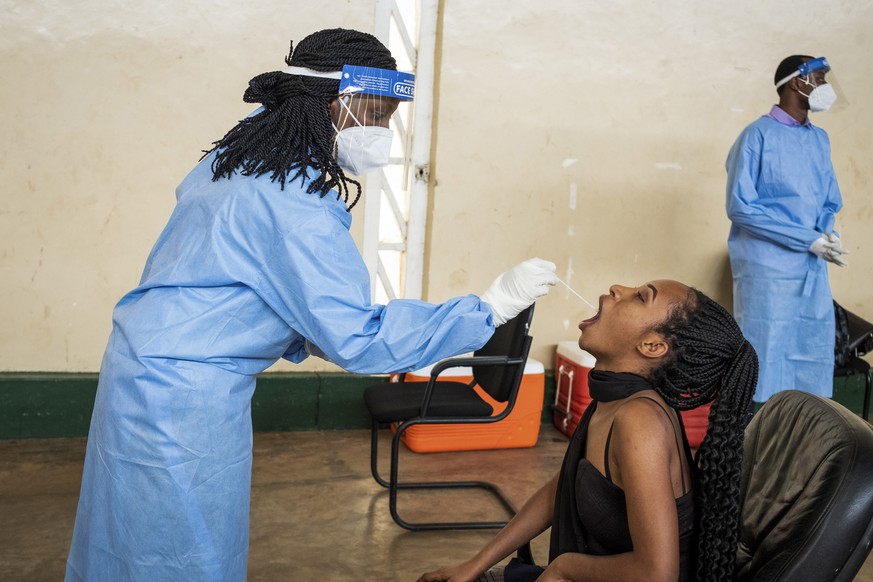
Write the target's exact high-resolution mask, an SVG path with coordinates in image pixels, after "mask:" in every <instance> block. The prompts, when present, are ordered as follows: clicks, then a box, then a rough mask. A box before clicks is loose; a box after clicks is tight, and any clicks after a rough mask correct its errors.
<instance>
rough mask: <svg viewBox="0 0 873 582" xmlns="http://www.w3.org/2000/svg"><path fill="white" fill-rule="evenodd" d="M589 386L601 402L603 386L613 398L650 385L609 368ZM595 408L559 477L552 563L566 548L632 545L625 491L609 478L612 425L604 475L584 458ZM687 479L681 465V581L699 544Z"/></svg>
mask: <svg viewBox="0 0 873 582" xmlns="http://www.w3.org/2000/svg"><path fill="white" fill-rule="evenodd" d="M589 386H591V388H592V396H595V397H596V395H597V392H598V391H599V392H601V396H602V397H601V398H600V400H608V399H610V398H609V397H608V396H607V397H603V389H604V388H605V389H607V391H606V394H607V395H608V394H609V393H610V392H611V393H612V394H613V395H614V396H615V398H625V397H627V396H628V395H630V394H633V393H635V392H639V391H641V390H650V389H651V388H652V386H651V385H650V384H649V382H648V381H647V380H645V379H644V378H641V377H640V376H636V375H633V374H614V373H610V372H592V374H591V375H590V376H589ZM598 388H599V389H600V390H598ZM616 390H617V391H616ZM643 398H646V397H643ZM649 400H652V401H654V402H655V403H656V404H658V406H660V407H661V408H662V409H663V410H664V413H665V414H667V415H668V417H669V416H670V415H669V413H668V412H667V410H666V409H664V407H663V406H662V405H661V403H660V402H658V401H657V400H654V399H652V398H649ZM596 408H597V400H595V401H594V402H592V403H591V404H590V405H589V407H588V409H587V410H586V411H585V414H583V416H582V418H581V419H580V421H579V426H578V427H577V428H576V432H575V433H574V434H573V437H572V439H571V440H570V445H569V447H568V448H567V454H566V455H565V457H564V464H563V466H562V468H561V476H560V477H559V479H558V491H557V495H556V499H555V514H554V516H553V518H552V533H551V545H550V553H549V562H551V561H552V560H554V559H555V558H556V557H557V556H559V555H560V554H563V553H566V552H579V553H584V554H591V555H600V556H602V555H613V554H621V553H624V552H629V551H631V550H632V549H633V543H632V542H631V537H630V530H629V529H628V521H627V504H626V502H625V496H624V491H623V490H622V489H621V488H619V487H618V486H617V485H615V484H614V483H613V482H612V480H611V478H610V477H611V476H610V472H609V462H608V461H609V457H608V455H609V442H610V439H611V438H612V427H610V430H609V435H608V436H607V439H606V446H605V448H604V453H603V454H604V467H605V471H606V476H604V475H602V474H601V473H600V471H598V470H597V469H596V468H595V467H594V465H592V464H591V463H590V462H589V461H588V460H587V459H585V444H586V440H587V437H588V424H589V422H590V421H591V416H592V415H593V414H594V410H596ZM677 417H678V418H679V432H680V434H681V437H682V445H681V448H680V450H684V453H685V456H686V459H687V461H688V466H689V467H691V470H692V483H693V482H694V479H693V477H694V475H693V471H694V469H693V468H694V462H693V459H692V457H691V449H690V447H689V446H688V440H687V438H686V436H685V429H684V427H683V426H682V419H681V416H679V415H677ZM671 424H672V421H671ZM676 441H677V443H676V444H677V447H680V445H679V435H677V437H676ZM684 483H685V477H684V469H683V495H682V496H681V497H679V498H678V499H676V511H677V513H678V517H679V562H680V564H679V566H680V570H679V571H680V574H679V580H680V582H685V581H690V580H693V579H694V570H695V567H696V545H697V540H696V536H695V530H694V525H695V524H694V492H693V490H692V491H689V490H686V489H685V485H684ZM692 487H693V486H692Z"/></svg>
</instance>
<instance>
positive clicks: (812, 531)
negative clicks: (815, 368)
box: [736, 390, 873, 582]
mask: <svg viewBox="0 0 873 582" xmlns="http://www.w3.org/2000/svg"><path fill="white" fill-rule="evenodd" d="M743 448H744V457H743V470H742V486H741V491H740V496H741V504H742V512H741V516H740V528H739V547H738V549H737V577H736V579H737V580H739V581H746V580H748V581H752V580H754V581H756V582H775V581H780V582H783V581H784V582H789V581H791V582H793V581H795V580H815V581H817V582H818V581H821V582H825V581H840V582H843V581H845V582H848V581H850V580H852V579H853V578H854V576H855V574H857V572H858V570H860V568H861V566H862V565H863V564H864V561H865V559H866V558H867V555H868V554H869V553H870V545H871V542H873V487H871V486H870V483H871V482H873V429H871V427H870V425H869V424H867V423H866V422H864V421H862V420H861V419H860V418H858V417H857V416H856V415H855V414H853V413H852V412H850V411H849V410H848V409H846V408H845V407H843V406H842V405H840V404H838V403H836V402H833V401H832V400H828V399H826V398H821V397H818V396H813V395H811V394H808V393H805V392H799V391H795V390H787V391H784V392H779V393H778V394H776V395H775V396H773V397H772V398H770V399H769V400H768V401H767V403H766V404H764V406H763V407H762V408H761V410H759V411H758V412H757V413H756V414H755V416H754V417H753V418H752V421H751V422H750V423H749V426H748V427H747V428H746V442H745V445H744V447H743Z"/></svg>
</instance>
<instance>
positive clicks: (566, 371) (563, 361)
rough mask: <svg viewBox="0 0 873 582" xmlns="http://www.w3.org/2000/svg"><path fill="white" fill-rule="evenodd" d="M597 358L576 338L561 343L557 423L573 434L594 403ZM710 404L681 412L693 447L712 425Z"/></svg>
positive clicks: (557, 370)
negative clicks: (591, 387)
mask: <svg viewBox="0 0 873 582" xmlns="http://www.w3.org/2000/svg"><path fill="white" fill-rule="evenodd" d="M594 363H595V358H594V356H592V355H591V354H589V353H588V352H586V351H585V350H583V349H582V348H580V347H579V345H578V344H577V343H576V342H575V341H563V342H559V343H558V350H557V353H556V354H555V384H556V391H555V403H554V405H553V407H552V409H553V411H554V413H553V422H554V424H555V426H556V427H557V428H558V430H560V431H561V432H563V433H564V434H566V435H567V436H571V435H572V434H573V431H575V430H576V425H578V424H579V418H580V417H581V416H582V413H584V412H585V409H586V408H587V407H588V405H589V404H590V403H591V393H590V392H589V391H588V372H589V371H590V370H591V369H592V368H593V367H594ZM709 408H710V404H704V405H703V406H699V407H697V408H695V409H694V410H686V411H684V412H681V413H680V414H681V415H682V424H684V425H685V434H686V436H687V437H688V444H689V445H691V447H699V446H700V443H701V442H703V437H704V436H706V429H707V427H708V426H709Z"/></svg>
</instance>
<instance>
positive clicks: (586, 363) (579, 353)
mask: <svg viewBox="0 0 873 582" xmlns="http://www.w3.org/2000/svg"><path fill="white" fill-rule="evenodd" d="M558 354H560V355H561V356H563V357H565V358H567V359H568V360H570V361H571V362H573V363H574V364H578V365H580V366H582V367H583V368H593V367H594V363H595V362H596V361H597V359H596V358H595V357H594V356H592V355H591V354H589V353H588V352H586V351H585V350H583V349H582V348H580V347H579V344H578V343H577V342H575V341H573V340H567V341H563V342H558Z"/></svg>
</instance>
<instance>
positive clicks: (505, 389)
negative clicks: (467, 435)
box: [364, 305, 534, 530]
mask: <svg viewBox="0 0 873 582" xmlns="http://www.w3.org/2000/svg"><path fill="white" fill-rule="evenodd" d="M533 310H534V308H533V305H531V306H530V307H528V308H527V309H525V310H524V311H523V312H521V313H520V314H519V315H518V316H516V317H515V318H514V319H512V320H510V321H508V322H506V323H504V324H503V325H501V326H500V327H498V328H497V329H496V331H495V332H494V335H493V336H492V337H491V339H489V340H488V342H487V343H486V344H485V345H484V346H483V347H482V348H481V349H479V350H477V351H476V352H475V353H474V354H473V356H472V357H461V358H451V359H448V360H444V361H442V362H439V363H438V364H436V365H435V366H434V367H433V369H432V371H431V377H430V379H429V380H428V381H427V382H404V381H403V375H401V379H400V381H399V382H384V383H381V384H376V385H373V386H370V387H368V388H367V389H366V390H365V392H364V402H365V403H366V405H367V409H368V410H369V412H370V416H371V417H372V420H373V424H372V432H371V444H370V470H371V472H372V474H373V478H374V479H375V480H376V482H377V483H379V484H380V485H382V486H383V487H386V488H387V489H388V491H389V497H388V500H389V501H388V505H389V508H390V511H391V517H392V518H393V519H394V521H395V522H396V523H397V524H398V525H400V526H402V527H404V528H406V529H410V530H444V529H482V528H499V527H503V526H504V525H506V522H505V521H500V522H496V521H486V522H445V523H443V522H436V523H434V522H429V523H412V522H409V521H406V520H404V519H403V518H401V517H400V515H399V514H398V511H397V492H398V491H399V490H401V489H419V490H421V489H463V488H478V489H484V490H487V491H489V492H491V493H492V494H493V495H494V496H495V497H496V498H497V500H498V501H499V502H500V503H501V504H502V505H503V506H504V508H506V510H507V511H509V513H510V514H511V515H514V514H515V508H514V506H513V505H512V504H511V503H510V502H509V500H508V499H506V497H505V496H504V495H503V494H502V493H501V492H500V490H499V489H498V488H497V487H496V486H495V485H493V484H491V483H487V482H484V481H435V482H433V481H431V482H401V481H400V480H399V478H398V464H399V458H400V457H399V452H400V441H401V438H402V437H403V434H404V432H406V430H407V429H409V428H410V427H412V426H416V425H420V424H422V425H434V424H444V425H445V424H480V423H492V422H497V421H499V420H502V419H504V418H506V417H507V416H508V415H509V413H510V412H512V409H513V407H514V406H515V401H516V397H517V396H518V390H519V387H520V385H521V380H522V376H523V375H524V366H525V363H526V362H527V356H528V352H529V351H530V345H531V340H532V338H531V336H530V335H529V330H530V325H531V321H532V320H533ZM461 366H464V367H467V366H469V367H471V368H472V370H473V382H471V383H470V384H467V383H464V382H451V381H446V380H440V379H439V376H440V374H441V373H442V372H443V371H444V370H446V369H448V368H452V367H461ZM476 385H478V386H479V387H480V388H481V389H483V390H484V391H485V392H487V393H488V394H489V396H491V398H493V399H494V400H496V401H498V402H506V403H507V405H506V407H505V408H504V410H503V411H502V412H501V413H500V414H497V415H494V416H491V415H492V414H493V408H492V407H491V405H490V404H488V403H487V402H486V401H485V400H483V399H482V398H481V397H480V396H479V395H478V394H477V393H476V391H475V390H473V387H474V386H476ZM392 424H394V425H396V429H395V432H394V436H393V438H392V440H391V466H390V475H389V478H388V479H387V480H386V479H384V478H383V477H382V476H381V475H380V474H379V471H378V466H377V463H378V444H379V429H380V428H387V427H390V426H391V425H392Z"/></svg>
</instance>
